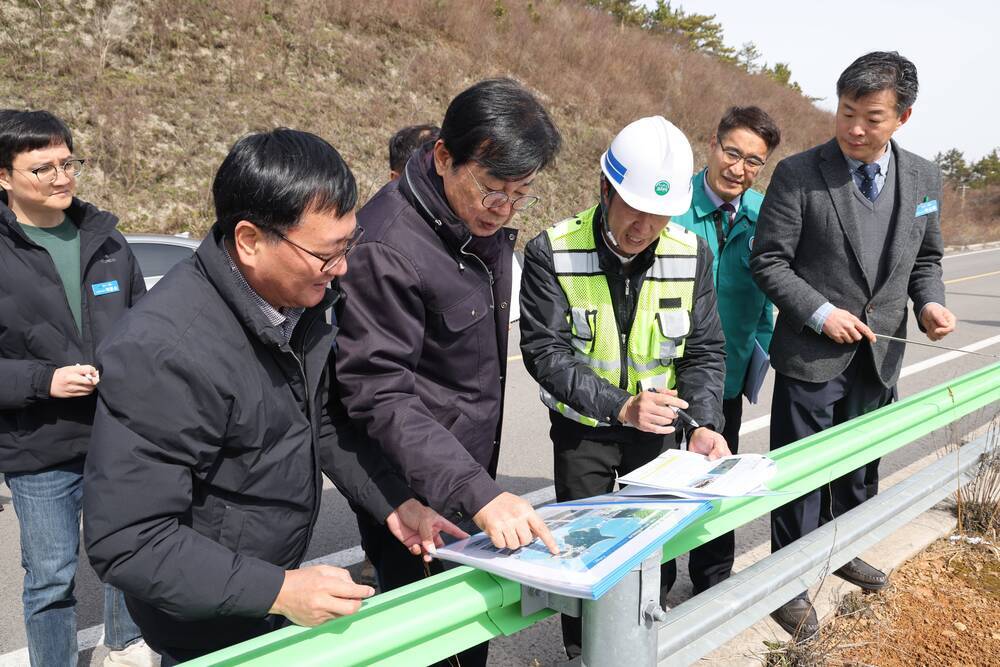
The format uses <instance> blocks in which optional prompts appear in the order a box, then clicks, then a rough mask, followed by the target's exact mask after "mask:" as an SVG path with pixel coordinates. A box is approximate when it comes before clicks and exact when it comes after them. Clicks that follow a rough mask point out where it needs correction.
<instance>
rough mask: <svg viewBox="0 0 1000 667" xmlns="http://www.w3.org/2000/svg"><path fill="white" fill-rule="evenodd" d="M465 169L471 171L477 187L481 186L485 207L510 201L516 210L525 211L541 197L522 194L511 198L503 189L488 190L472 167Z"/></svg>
mask: <svg viewBox="0 0 1000 667" xmlns="http://www.w3.org/2000/svg"><path fill="white" fill-rule="evenodd" d="M465 170H466V171H467V172H469V176H472V180H473V181H474V182H475V184H476V187H477V188H479V191H480V192H481V193H483V208H500V207H501V206H503V205H504V204H506V203H507V202H508V201H509V202H510V207H511V208H512V209H514V210H515V211H524V210H526V209H529V208H531V207H532V206H534V205H535V204H537V203H538V201H539V200H540V199H541V197H537V196H535V195H522V196H520V197H515V198H514V199H513V200H511V198H510V195H508V194H507V193H506V192H504V191H503V190H487V189H486V188H484V187H483V184H482V183H480V182H479V179H478V178H476V175H475V174H473V173H472V170H471V169H469V168H468V167H466V168H465Z"/></svg>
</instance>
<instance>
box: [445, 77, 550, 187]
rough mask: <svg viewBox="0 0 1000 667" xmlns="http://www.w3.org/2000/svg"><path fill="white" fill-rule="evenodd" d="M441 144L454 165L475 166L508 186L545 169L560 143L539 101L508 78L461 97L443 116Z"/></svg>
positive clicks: (478, 86)
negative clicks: (483, 169) (474, 163)
mask: <svg viewBox="0 0 1000 667" xmlns="http://www.w3.org/2000/svg"><path fill="white" fill-rule="evenodd" d="M441 139H442V140H443V141H444V146H445V148H447V149H448V152H449V153H451V156H452V157H453V158H454V161H455V162H454V166H456V167H460V166H462V165H463V164H467V163H469V162H477V163H479V164H481V165H482V166H483V167H484V168H485V169H486V171H487V172H488V173H489V174H490V175H491V176H493V177H494V178H498V179H500V180H504V181H513V180H518V179H521V178H524V177H526V176H528V175H530V174H533V173H534V172H536V171H539V170H541V169H544V168H545V167H546V166H547V165H548V164H549V163H550V162H551V161H552V160H553V158H555V156H556V153H558V152H559V147H560V145H561V144H562V137H560V136H559V131H558V130H557V129H556V126H555V124H554V123H553V122H552V119H551V118H549V114H548V112H546V111H545V108H544V107H543V106H542V104H541V102H539V101H538V99H536V98H535V96H534V95H532V94H531V92H530V91H529V90H528V89H527V88H525V87H524V86H522V85H521V84H520V83H518V82H517V81H514V80H513V79H509V78H500V79H486V80H484V81H480V82H479V83H477V84H475V85H473V86H471V87H469V88H467V89H465V90H463V91H462V92H461V93H459V94H458V95H457V96H456V97H455V99H453V100H452V101H451V104H449V105H448V110H447V111H446V112H445V114H444V121H443V122H442V123H441Z"/></svg>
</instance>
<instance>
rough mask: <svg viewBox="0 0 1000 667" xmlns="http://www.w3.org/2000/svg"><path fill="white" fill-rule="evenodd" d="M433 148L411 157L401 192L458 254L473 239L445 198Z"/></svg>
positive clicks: (442, 239)
mask: <svg viewBox="0 0 1000 667" xmlns="http://www.w3.org/2000/svg"><path fill="white" fill-rule="evenodd" d="M432 148H433V145H431V146H427V147H425V148H423V149H421V150H420V151H418V152H417V153H415V154H414V155H413V157H411V158H410V159H409V160H408V161H407V163H406V167H405V168H404V169H403V176H402V177H401V178H400V183H399V191H400V192H401V193H402V194H403V196H404V197H405V198H406V199H407V201H409V202H410V205H411V206H413V208H414V209H416V211H417V212H418V213H420V217H422V218H423V219H424V221H425V222H426V223H427V224H428V225H429V226H430V228H431V229H432V230H434V233H436V234H437V235H438V238H440V239H441V241H442V242H443V243H444V244H445V246H447V247H448V248H449V249H450V250H452V251H453V252H455V253H458V252H459V251H460V250H461V249H462V247H463V246H464V245H465V244H466V243H467V242H468V240H469V239H470V238H471V237H472V232H470V231H469V227H468V225H466V224H465V223H464V222H463V221H462V219H461V218H459V217H458V216H457V215H455V212H454V211H453V210H452V209H451V205H450V204H448V200H447V199H446V198H445V195H444V181H443V180H442V179H441V177H440V176H438V174H437V171H435V169H434V156H433V153H432Z"/></svg>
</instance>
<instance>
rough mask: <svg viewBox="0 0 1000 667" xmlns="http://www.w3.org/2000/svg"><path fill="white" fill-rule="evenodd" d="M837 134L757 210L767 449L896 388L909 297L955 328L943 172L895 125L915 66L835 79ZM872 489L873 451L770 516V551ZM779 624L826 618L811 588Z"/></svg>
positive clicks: (784, 175) (882, 56)
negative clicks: (772, 311) (766, 343)
mask: <svg viewBox="0 0 1000 667" xmlns="http://www.w3.org/2000/svg"><path fill="white" fill-rule="evenodd" d="M837 96H838V98H839V103H838V108H837V113H836V122H835V135H836V136H835V138H834V139H831V140H830V141H829V142H827V143H825V144H823V145H821V146H817V147H815V148H812V149H809V150H807V151H805V152H803V153H799V154H797V155H793V156H791V157H789V158H786V159H785V160H782V161H781V163H779V164H778V166H777V168H776V169H775V171H774V176H773V177H772V179H771V184H770V187H769V188H768V190H767V197H766V198H765V199H764V205H763V207H762V208H761V211H760V218H759V220H758V222H757V237H756V240H755V242H754V249H753V256H752V258H751V261H750V265H751V270H752V271H753V277H754V279H755V280H756V281H757V283H758V285H759V286H760V287H761V289H763V290H764V292H765V293H766V294H767V296H768V297H769V298H770V299H771V301H773V302H774V304H775V306H777V308H778V310H779V315H778V320H777V323H776V325H775V328H774V338H773V339H772V341H771V365H772V366H773V367H774V369H775V371H776V377H775V383H774V397H773V400H772V403H771V449H772V450H774V449H777V448H779V447H782V446H784V445H787V444H789V443H791V442H794V441H796V440H799V439H801V438H804V437H806V436H809V435H812V434H814V433H818V432H819V431H822V430H824V429H826V428H829V427H831V426H834V425H836V424H840V423H842V422H845V421H847V420H849V419H852V418H854V417H857V416H859V415H862V414H865V413H867V412H870V411H872V410H875V409H877V408H880V407H882V406H884V405H887V404H888V403H890V402H891V401H892V400H893V399H894V398H895V392H896V381H897V379H898V377H899V371H900V366H901V365H902V360H903V344H902V343H898V342H890V341H886V340H885V339H882V338H879V336H880V335H882V334H886V335H890V336H897V337H905V336H906V319H907V297H909V299H910V300H912V301H913V310H914V314H915V315H916V317H917V321H918V323H919V325H920V329H921V330H922V331H924V332H925V333H926V334H927V336H928V338H930V339H931V340H939V339H940V338H942V337H944V336H945V335H947V334H948V333H950V332H951V331H952V330H954V328H955V317H954V315H952V313H951V312H950V311H948V309H947V308H945V307H944V283H943V282H942V280H941V255H942V244H941V228H940V219H939V216H940V200H941V174H940V171H939V170H938V168H937V167H936V166H935V165H933V164H932V163H930V162H928V161H927V160H924V159H923V158H920V157H918V156H917V155H914V154H913V153H909V152H907V151H904V150H903V149H901V148H900V147H899V146H898V144H896V143H895V142H893V141H891V137H892V134H893V133H894V132H895V131H896V130H897V129H899V128H900V127H901V126H902V125H903V124H904V123H905V122H906V121H907V120H908V119H909V117H910V114H911V113H912V105H913V102H914V100H915V99H916V96H917V71H916V68H915V67H914V65H913V63H911V62H910V61H909V60H907V59H906V58H903V57H902V56H900V55H899V54H898V53H895V52H891V53H886V52H875V53H869V54H867V55H865V56H862V57H860V58H858V59H857V60H856V61H854V62H853V63H852V64H851V65H850V66H849V67H848V68H847V69H846V70H845V71H844V73H843V74H841V76H840V79H839V80H838V81H837ZM877 491H878V461H875V462H873V463H871V464H869V465H868V466H866V467H863V468H860V469H858V470H856V471H854V472H853V473H850V474H847V475H845V476H843V477H841V478H840V479H837V480H834V481H833V482H831V483H830V484H829V485H827V486H825V487H823V488H821V489H817V490H816V491H813V492H811V493H808V494H806V495H805V496H803V497H801V498H799V499H798V500H795V501H792V502H791V503H789V504H787V505H785V506H784V507H782V508H780V509H777V510H775V511H774V512H772V514H771V548H772V550H774V551H776V550H778V549H780V548H782V547H784V546H787V545H788V544H790V543H791V542H793V541H794V540H796V539H798V538H799V537H802V536H803V535H805V534H806V533H808V532H810V531H812V530H814V529H815V528H817V527H818V526H819V525H821V524H823V523H826V522H827V521H830V520H832V519H833V518H835V517H837V516H839V515H841V514H843V513H844V512H847V511H848V510H850V509H853V508H854V507H857V506H858V505H860V504H861V503H863V502H864V501H865V500H867V499H868V498H871V497H872V496H874V495H875V493H877ZM834 574H837V575H838V576H840V577H842V578H844V579H846V580H848V581H850V582H852V583H855V584H857V585H858V586H861V587H862V588H865V589H867V590H878V589H880V588H883V587H884V586H885V585H886V583H887V578H886V575H885V574H884V573H883V572H881V571H880V570H877V569H876V568H874V567H872V566H871V565H869V564H868V563H866V562H864V561H863V560H861V559H860V558H855V559H854V560H853V561H851V562H849V563H848V564H846V565H844V566H843V567H842V568H840V569H839V570H837V571H836V572H835V573H834ZM772 617H773V618H774V619H775V620H776V621H777V622H778V624H779V625H781V626H782V627H783V628H784V629H785V630H787V631H789V632H790V633H792V634H793V635H797V636H798V637H800V638H801V637H808V636H811V635H813V634H815V632H816V630H817V629H818V623H817V620H816V614H815V612H814V611H813V609H812V604H811V602H810V601H809V598H808V595H807V593H806V592H803V593H802V594H801V595H800V596H799V597H796V598H794V599H793V600H791V601H789V602H788V603H786V604H785V605H783V606H782V607H780V608H778V609H777V610H775V611H774V612H773V613H772Z"/></svg>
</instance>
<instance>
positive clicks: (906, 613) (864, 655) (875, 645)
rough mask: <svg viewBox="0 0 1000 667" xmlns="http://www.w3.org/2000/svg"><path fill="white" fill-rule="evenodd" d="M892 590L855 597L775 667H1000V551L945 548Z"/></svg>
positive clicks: (914, 564)
mask: <svg viewBox="0 0 1000 667" xmlns="http://www.w3.org/2000/svg"><path fill="white" fill-rule="evenodd" d="M891 582H892V585H891V586H890V588H888V589H886V590H885V591H882V592H880V593H875V594H863V593H860V592H854V593H851V594H849V595H847V596H846V597H845V598H844V600H843V601H842V602H841V606H840V609H839V610H838V616H837V618H836V619H835V620H833V621H832V622H830V623H828V624H825V625H824V627H823V629H822V630H821V634H820V636H819V637H818V638H817V639H816V640H814V641H812V642H807V643H805V644H801V645H798V646H791V645H783V646H781V647H780V649H779V650H777V651H774V650H772V652H771V654H770V655H769V656H768V659H767V663H768V664H770V665H786V666H795V667H798V666H805V665H844V666H862V665H878V666H879V667H897V666H898V667H924V666H927V667H932V666H933V667H938V666H943V665H949V666H950V665H956V666H957V665H962V666H965V665H996V666H998V667H1000V550H998V549H997V547H996V546H994V545H992V544H989V543H985V542H984V543H980V544H969V543H967V542H964V541H961V542H953V541H949V540H946V539H945V540H939V541H937V542H935V543H933V544H932V545H930V546H929V547H928V548H927V549H925V550H924V551H923V552H921V553H920V554H918V555H917V556H915V557H914V558H912V559H911V560H909V561H907V562H906V563H904V564H903V565H902V566H901V567H900V568H898V569H897V570H896V571H895V572H893V574H892V579H891ZM772 648H776V647H772Z"/></svg>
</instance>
